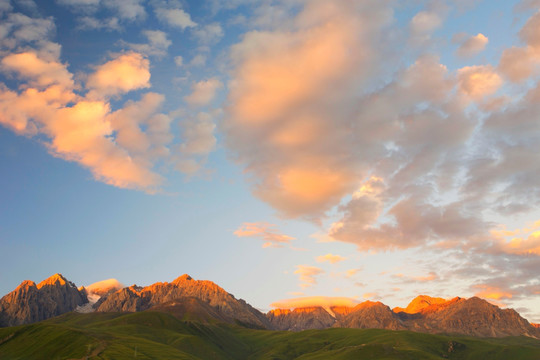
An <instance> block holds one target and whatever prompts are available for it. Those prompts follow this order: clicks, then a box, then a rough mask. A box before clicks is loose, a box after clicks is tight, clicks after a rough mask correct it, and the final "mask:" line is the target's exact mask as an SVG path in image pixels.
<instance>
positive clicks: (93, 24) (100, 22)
mask: <svg viewBox="0 0 540 360" xmlns="http://www.w3.org/2000/svg"><path fill="white" fill-rule="evenodd" d="M78 22H79V26H78V29H80V30H108V31H113V30H114V31H119V30H120V29H121V26H120V22H119V19H118V18H117V17H110V18H105V19H98V18H96V17H93V16H83V17H80V18H78Z"/></svg>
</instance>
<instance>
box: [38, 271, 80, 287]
mask: <svg viewBox="0 0 540 360" xmlns="http://www.w3.org/2000/svg"><path fill="white" fill-rule="evenodd" d="M68 283H71V282H68V280H67V279H66V278H65V277H64V276H63V275H62V274H58V273H56V274H54V275H53V276H50V277H48V278H47V279H45V280H43V281H42V282H40V283H39V284H38V285H37V288H38V289H41V288H42V287H43V286H63V285H67V284H68ZM71 284H73V283H71Z"/></svg>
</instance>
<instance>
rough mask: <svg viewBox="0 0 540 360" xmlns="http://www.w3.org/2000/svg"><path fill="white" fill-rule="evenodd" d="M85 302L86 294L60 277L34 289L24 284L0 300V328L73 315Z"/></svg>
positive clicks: (27, 282) (48, 280)
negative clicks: (62, 315) (68, 314)
mask: <svg viewBox="0 0 540 360" xmlns="http://www.w3.org/2000/svg"><path fill="white" fill-rule="evenodd" d="M87 302H88V299H87V297H86V291H79V290H78V289H77V287H76V286H75V285H74V284H73V283H72V282H70V281H68V280H67V279H66V278H65V277H63V276H62V275H61V274H54V275H53V276H51V277H49V278H47V279H45V280H43V281H42V282H40V283H39V284H38V285H37V286H36V284H35V283H34V282H33V281H29V280H26V281H23V282H22V283H21V284H20V285H19V286H18V287H17V288H16V289H15V290H13V291H12V292H10V293H9V294H7V295H6V296H4V297H3V298H2V299H0V326H13V325H21V324H28V323H32V322H36V321H41V320H45V319H48V318H50V317H53V316H57V315H61V314H64V313H66V312H69V311H73V310H75V309H76V308H77V306H80V305H83V304H85V303H87Z"/></svg>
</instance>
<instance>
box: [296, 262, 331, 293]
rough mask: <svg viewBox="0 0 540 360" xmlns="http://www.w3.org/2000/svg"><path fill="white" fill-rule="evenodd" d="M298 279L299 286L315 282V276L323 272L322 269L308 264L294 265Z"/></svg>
mask: <svg viewBox="0 0 540 360" xmlns="http://www.w3.org/2000/svg"><path fill="white" fill-rule="evenodd" d="M294 273H295V274H297V275H298V277H299V279H300V287H301V288H307V287H310V286H313V285H314V284H316V283H317V280H316V276H317V275H321V274H323V273H324V270H322V269H320V268H318V267H316V266H309V265H296V270H295V272H294Z"/></svg>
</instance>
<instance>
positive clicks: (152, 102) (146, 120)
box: [107, 93, 173, 161]
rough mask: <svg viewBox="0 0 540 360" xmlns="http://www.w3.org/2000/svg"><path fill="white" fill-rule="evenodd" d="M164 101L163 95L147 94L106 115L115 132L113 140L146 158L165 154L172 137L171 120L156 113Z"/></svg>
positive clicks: (134, 153)
mask: <svg viewBox="0 0 540 360" xmlns="http://www.w3.org/2000/svg"><path fill="white" fill-rule="evenodd" d="M164 100H165V97H164V96H163V95H160V94H156V93H146V94H144V95H143V97H142V99H141V100H140V101H137V102H135V101H127V102H126V103H125V104H124V107H123V108H121V109H119V110H117V111H115V112H113V113H111V114H110V115H108V117H107V120H108V121H109V122H110V124H111V127H112V129H113V130H114V131H115V132H116V139H115V140H116V143H117V144H118V145H120V146H122V147H123V148H124V149H126V150H128V151H129V153H130V154H132V155H136V156H139V157H143V158H146V159H148V161H150V160H152V159H154V158H157V157H164V156H167V155H168V154H169V149H168V147H167V145H168V144H169V143H170V142H171V141H172V138H173V136H172V134H171V133H170V122H171V121H172V119H171V118H170V117H168V116H166V115H164V114H160V113H159V109H160V107H161V105H162V104H163V102H164ZM143 128H145V130H144V131H143Z"/></svg>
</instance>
